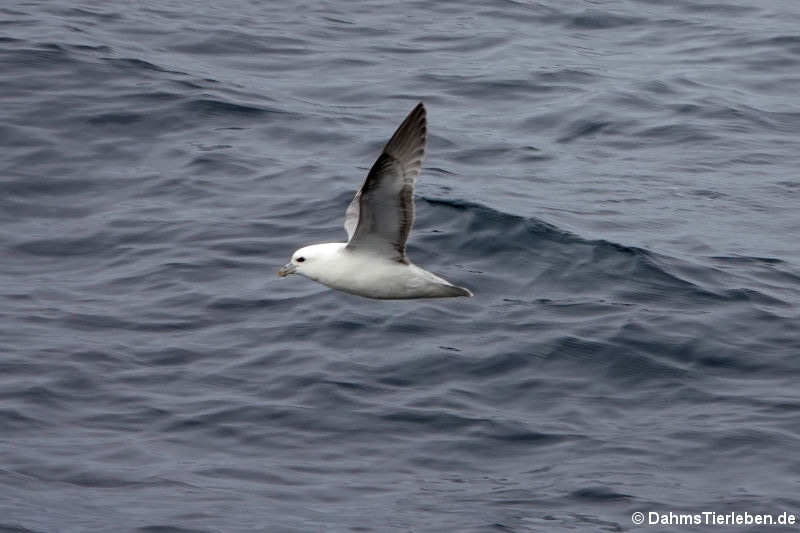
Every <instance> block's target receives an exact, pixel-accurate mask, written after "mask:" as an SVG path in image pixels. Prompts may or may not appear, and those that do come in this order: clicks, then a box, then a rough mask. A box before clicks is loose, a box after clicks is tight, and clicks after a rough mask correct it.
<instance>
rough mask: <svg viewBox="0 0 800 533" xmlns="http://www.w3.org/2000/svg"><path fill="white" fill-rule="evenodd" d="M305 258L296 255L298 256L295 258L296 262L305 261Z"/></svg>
mask: <svg viewBox="0 0 800 533" xmlns="http://www.w3.org/2000/svg"><path fill="white" fill-rule="evenodd" d="M305 260H306V258H305V257H298V258H297V262H298V263H302V262H303V261H305Z"/></svg>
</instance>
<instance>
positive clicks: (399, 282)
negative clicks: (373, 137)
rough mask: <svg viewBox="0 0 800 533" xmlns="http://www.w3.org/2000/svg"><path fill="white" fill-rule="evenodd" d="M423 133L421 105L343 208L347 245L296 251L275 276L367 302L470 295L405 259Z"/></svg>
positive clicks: (424, 129) (342, 243)
mask: <svg viewBox="0 0 800 533" xmlns="http://www.w3.org/2000/svg"><path fill="white" fill-rule="evenodd" d="M426 129H427V126H426V116H425V107H424V106H423V105H422V103H421V102H420V103H419V104H417V106H416V107H415V108H414V109H413V110H412V111H411V113H409V115H408V116H407V117H406V119H405V120H404V121H403V123H402V124H400V126H399V127H398V128H397V131H395V133H394V135H392V138H391V139H389V142H388V143H386V146H385V147H384V149H383V152H382V153H381V155H380V156H379V157H378V159H377V161H375V164H373V165H372V168H371V169H370V171H369V174H367V179H366V180H365V181H364V184H363V185H362V186H361V189H359V191H358V192H357V193H356V195H355V197H354V198H353V201H352V202H351V203H350V205H349V206H348V208H347V211H346V213H345V221H344V227H345V230H346V231H347V236H348V241H347V242H329V243H323V244H313V245H311V246H306V247H304V248H300V249H299V250H297V251H296V252H295V253H294V254H293V255H292V262H291V263H288V264H287V265H285V266H284V267H283V268H281V269H280V271H279V272H278V274H279V275H280V276H287V275H289V274H300V275H303V276H305V277H307V278H310V279H313V280H315V281H318V282H320V283H322V284H324V285H327V286H328V287H331V288H333V289H338V290H340V291H344V292H349V293H351V294H357V295H359V296H364V297H366V298H379V299H411V298H447V297H452V296H472V293H471V292H470V291H469V290H468V289H465V288H463V287H457V286H455V285H453V284H452V283H450V282H449V281H447V280H445V279H442V278H440V277H439V276H437V275H436V274H433V273H431V272H428V271H427V270H424V269H422V268H419V267H418V266H416V265H414V264H412V263H411V262H410V261H409V260H408V258H407V257H406V239H408V235H409V233H410V232H411V225H412V224H413V222H414V198H413V193H414V183H415V182H416V179H417V176H419V173H420V171H421V169H422V160H423V158H424V157H425V139H426Z"/></svg>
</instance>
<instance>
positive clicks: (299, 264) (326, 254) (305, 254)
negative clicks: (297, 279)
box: [278, 242, 347, 279]
mask: <svg viewBox="0 0 800 533" xmlns="http://www.w3.org/2000/svg"><path fill="white" fill-rule="evenodd" d="M345 246H347V243H344V242H326V243H324V244H312V245H311V246H306V247H304V248H300V249H299V250H297V251H296V252H295V253H293V254H292V260H291V262H289V263H287V264H285V265H283V266H282V267H281V269H280V270H278V275H279V276H280V277H285V276H288V275H289V274H300V275H302V276H305V277H307V278H311V279H318V278H319V275H320V273H322V272H324V271H325V270H326V269H327V265H328V260H329V259H331V258H333V257H334V256H335V255H336V254H337V253H338V252H339V251H340V250H341V249H342V248H344V247H345Z"/></svg>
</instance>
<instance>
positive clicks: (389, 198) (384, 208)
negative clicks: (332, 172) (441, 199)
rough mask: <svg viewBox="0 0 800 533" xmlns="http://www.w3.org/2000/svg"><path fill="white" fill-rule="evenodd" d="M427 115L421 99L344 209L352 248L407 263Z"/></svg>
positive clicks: (345, 225) (423, 155) (423, 149)
mask: <svg viewBox="0 0 800 533" xmlns="http://www.w3.org/2000/svg"><path fill="white" fill-rule="evenodd" d="M425 139H426V119H425V106H424V105H422V102H420V103H418V104H417V106H416V107H415V108H414V109H413V110H412V111H411V113H409V115H408V116H407V117H406V119H405V120H404V121H403V123H402V124H400V126H399V127H398V128H397V131H395V132H394V135H392V138H391V139H389V142H388V143H386V146H385V147H384V148H383V152H382V153H381V155H380V156H379V157H378V159H377V161H375V164H373V165H372V168H371V169H370V171H369V174H367V179H366V180H365V181H364V185H362V186H361V190H359V191H358V192H357V193H356V195H355V197H354V198H353V201H352V202H350V206H349V207H348V208H347V211H346V213H345V221H344V228H345V230H346V231H347V236H348V238H349V241H348V243H347V248H349V249H351V250H362V249H368V250H369V251H371V252H373V253H376V254H378V255H381V256H388V257H391V258H392V259H395V260H397V261H402V262H406V261H407V260H406V240H407V239H408V234H409V233H410V232H411V225H412V224H413V223H414V183H415V182H416V180H417V176H419V173H420V170H421V169H422V160H423V159H424V157H425Z"/></svg>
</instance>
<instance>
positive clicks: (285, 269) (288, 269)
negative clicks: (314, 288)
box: [278, 263, 297, 278]
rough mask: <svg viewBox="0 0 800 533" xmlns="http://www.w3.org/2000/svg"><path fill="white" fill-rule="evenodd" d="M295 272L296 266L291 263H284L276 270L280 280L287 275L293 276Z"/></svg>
mask: <svg viewBox="0 0 800 533" xmlns="http://www.w3.org/2000/svg"><path fill="white" fill-rule="evenodd" d="M296 271H297V266H296V265H293V264H291V263H286V264H285V265H283V266H282V267H281V269H280V270H278V275H279V276H280V277H282V278H285V277H286V276H288V275H289V274H294V273H295V272H296Z"/></svg>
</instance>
